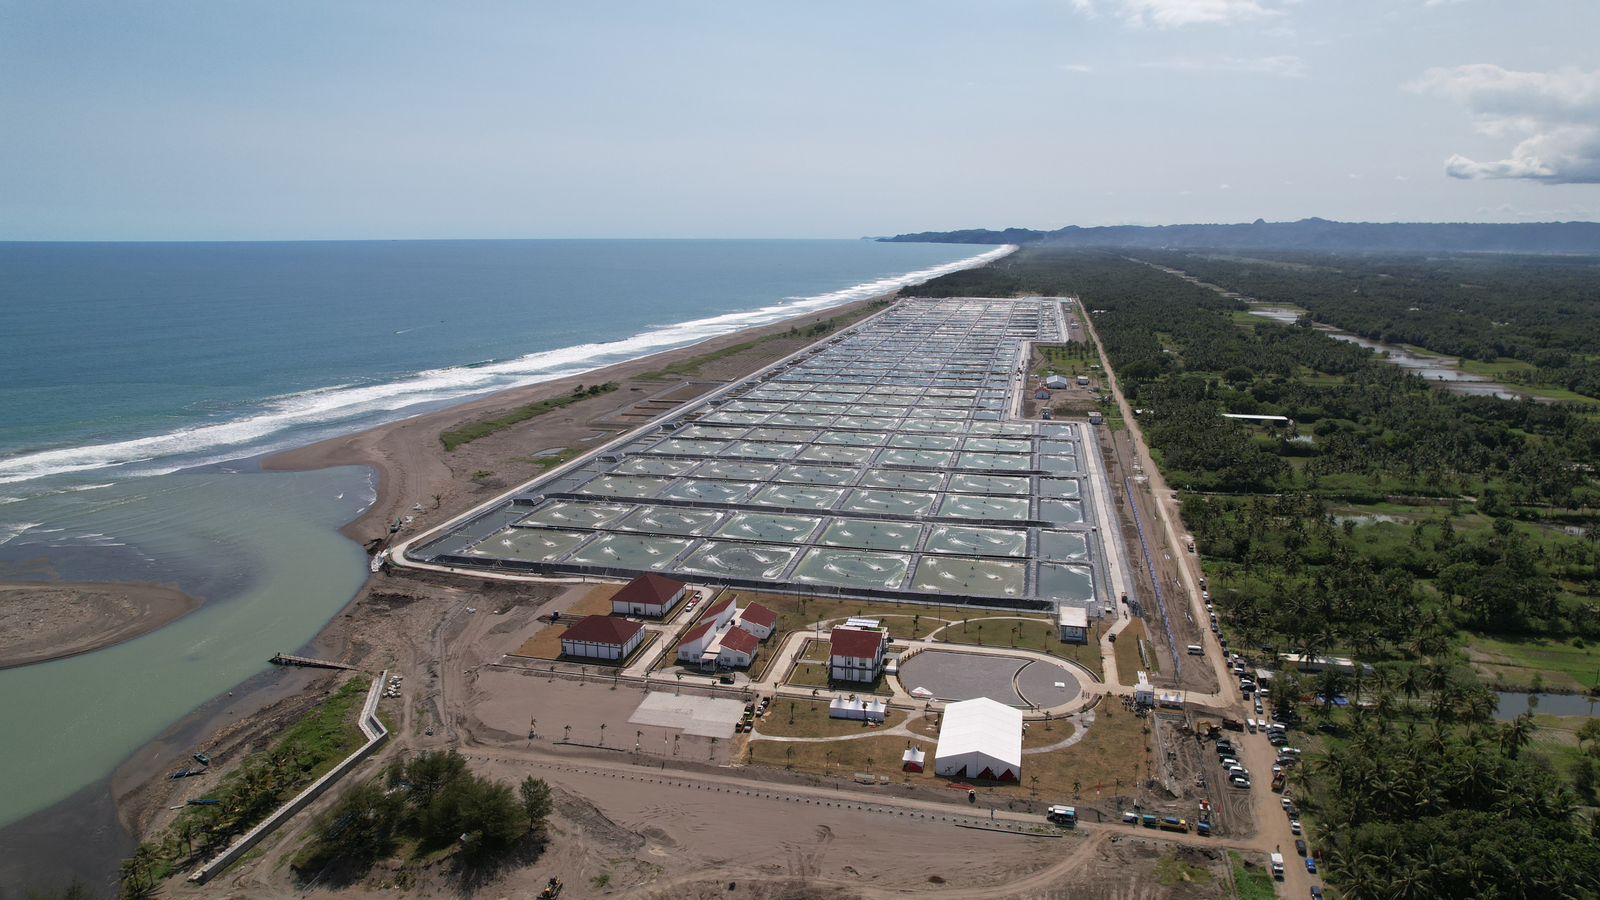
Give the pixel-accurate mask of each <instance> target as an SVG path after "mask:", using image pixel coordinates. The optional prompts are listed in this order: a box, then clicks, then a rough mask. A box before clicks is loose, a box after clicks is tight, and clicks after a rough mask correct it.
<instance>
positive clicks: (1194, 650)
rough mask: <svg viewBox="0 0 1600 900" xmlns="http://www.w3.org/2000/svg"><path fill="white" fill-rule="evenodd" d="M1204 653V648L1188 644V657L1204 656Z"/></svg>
mask: <svg viewBox="0 0 1600 900" xmlns="http://www.w3.org/2000/svg"><path fill="white" fill-rule="evenodd" d="M1205 652H1206V651H1205V648H1204V647H1202V646H1200V645H1199V644H1190V645H1189V655H1190V656H1204V655H1205Z"/></svg>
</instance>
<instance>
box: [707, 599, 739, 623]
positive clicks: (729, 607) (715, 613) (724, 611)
mask: <svg viewBox="0 0 1600 900" xmlns="http://www.w3.org/2000/svg"><path fill="white" fill-rule="evenodd" d="M738 611H739V608H738V607H736V606H734V605H733V598H732V597H729V598H728V599H726V600H724V601H722V602H721V603H718V604H717V605H716V606H713V607H711V608H710V609H708V610H706V613H705V615H703V616H701V617H700V621H702V622H715V623H717V627H718V628H721V627H722V626H724V625H726V624H728V623H729V622H731V621H733V616H734V613H737V612H738Z"/></svg>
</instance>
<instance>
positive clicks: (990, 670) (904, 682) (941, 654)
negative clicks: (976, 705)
mask: <svg viewBox="0 0 1600 900" xmlns="http://www.w3.org/2000/svg"><path fill="white" fill-rule="evenodd" d="M897 677H898V678H899V679H900V684H901V686H902V687H904V688H905V689H906V690H908V691H911V690H915V689H917V688H927V689H928V690H929V691H932V692H933V696H934V698H935V699H938V700H971V699H972V698H974V697H988V698H989V699H990V700H995V701H997V702H1000V703H1004V704H1006V705H1007V706H1016V707H1034V706H1037V707H1040V708H1049V707H1055V706H1060V705H1062V704H1064V703H1069V702H1071V701H1072V700H1073V699H1074V698H1075V697H1077V696H1078V694H1079V692H1080V691H1081V690H1082V689H1081V687H1080V686H1079V683H1078V676H1077V675H1076V674H1074V673H1073V671H1072V670H1071V669H1069V668H1067V667H1066V666H1065V665H1062V664H1060V663H1054V662H1046V661H1044V660H1037V659H1029V658H1026V657H1020V656H994V655H989V654H980V653H962V652H960V651H958V650H925V651H923V652H921V653H918V654H917V655H915V656H913V657H911V658H910V659H908V660H906V661H905V662H904V663H902V664H901V665H900V673H899V675H898V676H897Z"/></svg>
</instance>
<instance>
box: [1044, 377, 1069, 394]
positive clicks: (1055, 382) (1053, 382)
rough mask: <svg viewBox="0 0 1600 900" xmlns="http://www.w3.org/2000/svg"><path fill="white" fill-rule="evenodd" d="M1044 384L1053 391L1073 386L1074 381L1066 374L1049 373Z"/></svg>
mask: <svg viewBox="0 0 1600 900" xmlns="http://www.w3.org/2000/svg"><path fill="white" fill-rule="evenodd" d="M1044 386H1045V387H1047V388H1049V389H1050V390H1052V391H1060V390H1065V389H1067V388H1069V387H1071V386H1072V382H1070V381H1068V380H1067V376H1065V375H1047V376H1045V379H1044Z"/></svg>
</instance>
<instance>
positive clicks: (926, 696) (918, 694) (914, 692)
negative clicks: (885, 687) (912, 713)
mask: <svg viewBox="0 0 1600 900" xmlns="http://www.w3.org/2000/svg"><path fill="white" fill-rule="evenodd" d="M911 696H913V697H915V698H917V699H918V700H932V699H933V691H930V690H928V689H927V688H925V687H914V688H912V689H911Z"/></svg>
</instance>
